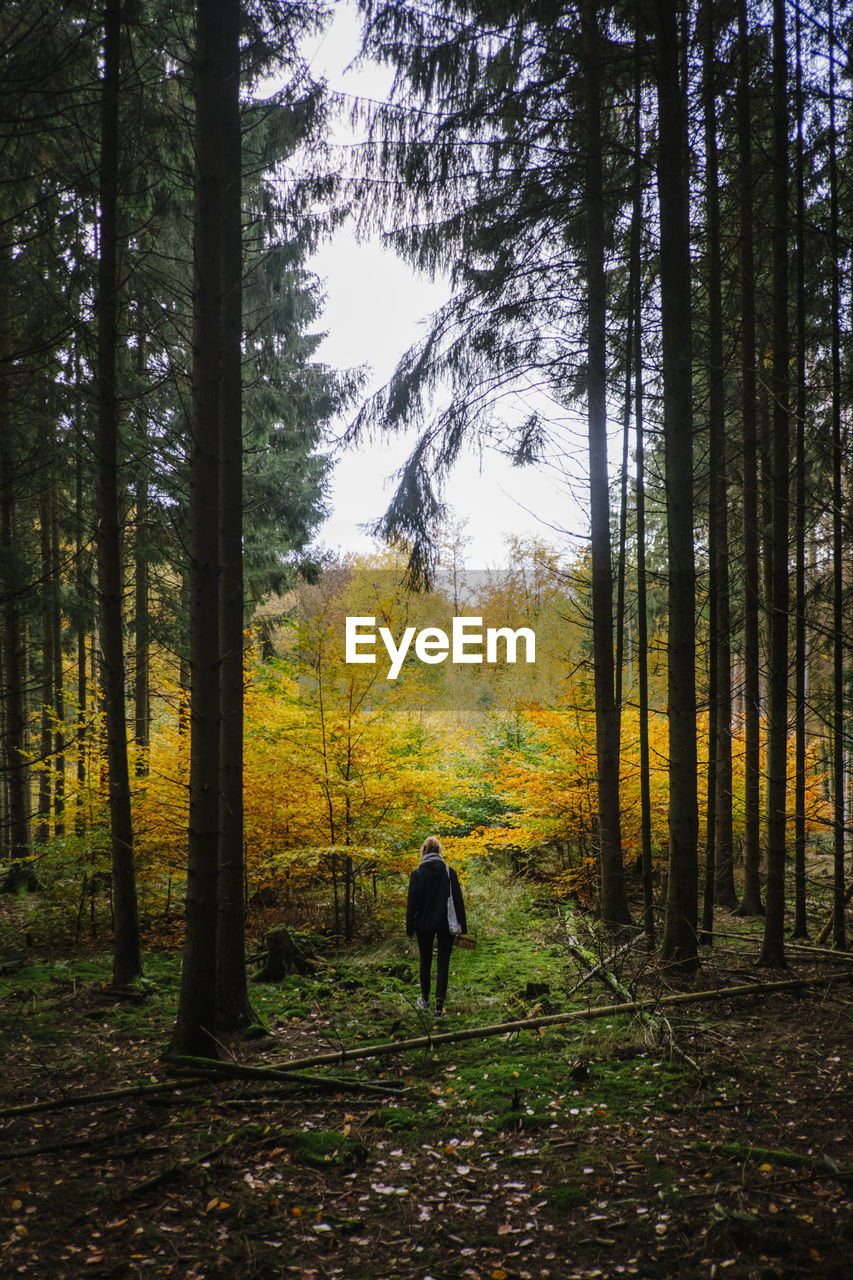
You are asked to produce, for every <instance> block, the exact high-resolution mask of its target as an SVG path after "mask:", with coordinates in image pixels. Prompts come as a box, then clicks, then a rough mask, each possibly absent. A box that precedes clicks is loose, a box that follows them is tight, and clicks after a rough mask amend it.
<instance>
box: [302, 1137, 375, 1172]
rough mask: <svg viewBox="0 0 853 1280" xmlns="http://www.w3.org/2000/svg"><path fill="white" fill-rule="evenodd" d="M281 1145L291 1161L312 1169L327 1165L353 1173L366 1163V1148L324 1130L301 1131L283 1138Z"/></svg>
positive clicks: (350, 1139) (353, 1139) (354, 1141)
mask: <svg viewBox="0 0 853 1280" xmlns="http://www.w3.org/2000/svg"><path fill="white" fill-rule="evenodd" d="M281 1145H282V1146H284V1147H286V1148H287V1150H288V1151H289V1152H290V1155H291V1159H293V1160H295V1161H296V1162H297V1163H300V1164H307V1165H310V1166H311V1167H312V1168H315V1169H325V1168H328V1167H329V1166H330V1165H334V1166H336V1167H339V1168H344V1169H352V1168H354V1167H355V1166H356V1165H359V1164H363V1163H364V1161H365V1160H366V1159H367V1154H368V1153H367V1148H366V1147H365V1146H364V1143H362V1142H359V1141H358V1139H356V1138H351V1137H347V1136H345V1135H344V1134H342V1133H337V1132H335V1131H334V1130H333V1131H329V1130H326V1129H300V1130H298V1131H296V1132H294V1133H287V1134H283V1135H282V1140H281Z"/></svg>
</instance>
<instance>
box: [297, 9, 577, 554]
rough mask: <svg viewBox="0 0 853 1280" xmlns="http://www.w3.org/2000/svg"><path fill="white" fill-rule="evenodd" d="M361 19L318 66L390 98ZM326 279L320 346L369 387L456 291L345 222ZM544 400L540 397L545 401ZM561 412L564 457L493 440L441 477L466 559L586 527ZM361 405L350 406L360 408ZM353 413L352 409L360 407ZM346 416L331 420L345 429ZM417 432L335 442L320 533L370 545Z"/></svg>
mask: <svg viewBox="0 0 853 1280" xmlns="http://www.w3.org/2000/svg"><path fill="white" fill-rule="evenodd" d="M358 42H359V23H358V17H357V15H356V13H355V11H354V7H353V6H352V5H350V4H347V3H339V4H338V5H337V6H336V11H335V18H334V21H333V23H332V24H331V26H330V27H329V29H328V31H327V32H326V34H325V35H324V36H322V37H320V38H319V39H318V41H317V44H316V48H315V49H314V50H313V51H311V52H310V53H309V55H308V56H309V57H310V59H311V63H312V70H313V71H314V72H315V73H317V74H322V75H324V76H325V77H326V79H327V81H328V83H329V86H330V88H332V89H334V90H337V91H339V92H343V93H346V94H349V95H352V96H356V95H358V96H362V97H369V98H374V99H381V98H384V97H385V96H386V94H387V92H388V89H389V87H390V83H391V74H392V73H391V71H390V70H389V69H388V68H384V67H379V66H376V65H371V66H368V67H362V68H358V69H347V68H348V64H349V63H350V62H351V60H352V59H353V57H354V56H355V53H356V51H357V48H358ZM351 138H352V135H351V134H349V133H348V129H347V126H346V125H344V124H342V125H340V126H339V127H338V131H337V136H336V139H335V140H336V141H337V142H339V143H341V144H342V145H346V143H347V142H349V141H350V140H351ZM310 265H311V267H312V269H313V270H314V271H316V273H317V274H318V276H320V278H321V279H322V280H323V282H324V286H325V292H326V305H325V308H324V312H323V316H322V319H321V325H322V328H323V330H324V331H326V332H327V337H326V338H325V339H324V341H323V343H322V345H321V347H320V349H319V352H318V358H319V359H321V360H323V361H324V362H325V363H327V364H329V365H331V366H332V367H334V368H339V369H345V368H354V367H356V366H361V365H367V366H369V369H370V377H369V381H368V383H367V384H366V387H365V394H366V395H367V394H370V393H371V392H373V391H376V390H378V389H379V388H380V387H381V386H383V385H384V384H385V382H387V380H388V379H389V377H390V376H391V374H392V373H393V371H394V368H395V367H396V365H397V362H398V360H399V359H400V357H401V356H402V355H403V354H404V352H405V351H406V350H407V349H408V348H409V347H410V346H411V345H412V344H413V343H414V342H416V341H417V340H418V338H419V337H421V336H422V335H423V333H424V332H425V326H426V322H427V320H428V317H429V315H430V314H431V312H432V311H434V310H435V309H436V308H437V307H438V306H440V305H441V304H442V303H443V302H444V301H445V300H446V298H447V296H448V287H447V284H446V282H445V281H441V280H438V281H432V280H430V279H428V278H427V277H426V276H422V275H419V274H417V273H415V272H414V271H413V270H412V269H411V268H410V267H409V266H408V265H407V264H406V263H405V262H403V260H402V259H401V258H399V257H397V255H396V254H394V253H392V252H391V251H389V250H387V249H385V248H384V247H383V246H382V244H381V243H380V242H379V241H378V240H375V239H374V240H369V241H364V242H361V243H359V242H358V241H357V240H356V238H355V234H354V230H353V228H352V227H351V226H350V225H347V226H345V227H343V228H341V230H340V231H339V232H338V233H337V234H336V235H335V237H334V239H333V240H332V242H331V243H329V244H326V245H324V246H323V247H322V248H321V249H320V251H319V252H318V254H317V255H316V256H315V257H314V259H313V260H312V262H311V264H310ZM539 408H540V411H541V405H539ZM553 410H554V413H555V414H559V416H561V417H563V418H564V419H565V421H566V424H567V426H568V435H567V439H570V446H569V448H568V451H567V454H566V460H565V467H562V466H560V465H558V466H557V467H539V466H536V467H524V468H518V467H513V466H512V464H511V463H510V461H509V460H508V459H507V458H505V457H503V456H502V455H500V454H499V453H498V452H497V451H496V450H494V449H487V450H485V451H484V452H483V453H482V455H479V454H477V453H475V452H474V451H473V450H469V451H465V452H463V454H462V455H461V456H460V458H459V460H458V462H457V463H456V466H455V467H454V469H453V472H452V474H451V476H450V478H449V480H448V482H447V484H446V486H445V490H444V495H443V496H444V500H445V501H446V502H447V503H448V505H449V506H450V507H451V508H452V514H455V515H456V517H457V518H459V519H463V520H466V521H467V522H468V526H467V529H466V534H467V536H468V537H469V538H470V539H471V542H470V544H469V546H468V547H467V549H466V557H465V558H466V561H467V563H468V565H469V566H472V567H478V568H479V567H482V568H487V567H493V566H496V565H499V564H502V563H504V561H505V559H506V545H505V544H506V538H507V537H508V536H510V535H517V536H523V537H536V538H540V539H544V540H545V541H547V542H549V543H550V544H551V545H555V546H559V545H560V544H561V542H564V541H565V540H566V535H567V534H571V535H573V537H572V539H571V540H572V542H573V543H575V544H576V543H577V540H578V537H584V536H585V534H586V527H587V516H586V507H587V493H586V481H585V480H584V478H583V476H584V472H585V466H586V463H585V458H584V457H583V455H582V450H581V451H580V454H579V444H581V443H582V439H581V440H579V439H578V434H577V432H578V424H577V419H576V417H575V416H574V415H567V414H566V412H565V410H559V409H558V407H557V406H553ZM353 413H354V411H353ZM349 416H353V415H352V414H351V415H349ZM346 425H347V424H346V422H344V421H341V422H339V423H337V424H336V425H335V431H336V434H337V435H340V434H341V433H342V432H343V430H344V428H345V426H346ZM416 438H417V433H416V432H415V431H410V432H408V433H406V434H404V435H397V434H393V435H392V434H387V435H383V436H382V437H381V438H380V439H374V440H371V441H365V442H363V443H362V444H361V445H359V447H358V448H350V449H347V450H345V451H340V452H339V453H338V454H337V461H336V466H335V471H334V476H333V481H332V493H331V503H332V508H333V511H332V515H331V516H330V517H329V519H328V520H327V521H326V522H325V524H324V525H323V526H322V528H321V529H320V531H319V533H318V541H320V542H322V543H324V544H325V545H326V546H327V547H330V548H332V549H333V550H334V549H338V550H340V551H342V552H347V551H355V552H363V551H369V550H370V549H372V548H374V547H375V546H376V543H375V541H374V540H373V539H372V538H371V536H370V535H369V534H368V533H367V532H366V531H365V527H364V526H370V525H373V524H374V523H375V522H376V521H377V520H379V519H380V518H381V516H382V515H383V513H384V511H385V509H386V507H387V505H388V503H389V501H390V499H391V496H392V494H393V489H394V473H395V472H396V471H397V469H398V468H399V467H400V466H401V465H402V464H403V462H404V461H405V459H406V457H407V456H408V454H409V452H410V450H411V448H412V446H413V444H414V442H415V440H416Z"/></svg>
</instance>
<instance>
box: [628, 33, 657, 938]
mask: <svg viewBox="0 0 853 1280" xmlns="http://www.w3.org/2000/svg"><path fill="white" fill-rule="evenodd" d="M641 97H642V79H641V65H640V53H639V49H637V50H636V51H635V58H634V174H633V192H632V210H631V250H630V252H631V263H630V279H631V283H630V294H631V301H630V306H631V308H632V310H633V312H634V335H633V336H634V432H635V455H636V476H637V478H636V497H635V504H636V519H637V683H638V699H639V722H640V723H639V733H640V869H641V874H642V880H643V929H644V930H645V934H646V937H647V939H648V941H649V945H650V946H653V945H654V940H655V917H654V895H653V887H652V800H651V776H650V767H651V766H650V758H649V627H648V605H647V599H646V477H645V451H644V443H645V442H644V438H643V436H644V432H643V325H642V315H643V300H642V278H641V272H640V227H641V220H642V214H643V146H642V141H643V139H642V118H641V107H642V101H641Z"/></svg>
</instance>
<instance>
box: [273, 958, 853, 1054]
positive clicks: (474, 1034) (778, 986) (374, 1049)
mask: <svg viewBox="0 0 853 1280" xmlns="http://www.w3.org/2000/svg"><path fill="white" fill-rule="evenodd" d="M851 981H853V974H851V973H849V972H845V973H842V974H832V975H829V976H826V977H822V978H790V979H787V980H786V981H784V982H755V983H750V984H749V985H748V986H742V987H722V988H716V989H715V990H713V991H688V992H684V993H683V994H681V995H675V996H660V997H657V996H652V997H650V998H649V999H647V1000H634V1001H632V1002H631V1003H629V1004H609V1005H597V1006H593V1007H592V1008H590V1009H576V1010H572V1011H571V1012H568V1013H550V1014H543V1015H542V1016H540V1017H537V1018H521V1019H518V1020H517V1021H513V1022H498V1023H494V1024H492V1025H490V1026H486V1027H465V1028H463V1029H462V1030H460V1031H443V1032H439V1033H438V1034H437V1035H434V1036H431V1035H426V1036H418V1037H417V1038H416V1039H413V1040H396V1041H388V1042H386V1043H382V1044H373V1045H359V1046H358V1047H357V1048H355V1049H336V1050H333V1051H332V1052H330V1053H318V1054H314V1055H313V1056H312V1057H309V1058H292V1059H290V1061H288V1062H285V1063H284V1064H283V1065H282V1067H281V1070H282V1071H301V1070H305V1069H306V1068H308V1067H325V1066H332V1065H334V1064H335V1063H342V1062H355V1061H357V1060H358V1059H360V1058H382V1057H388V1056H389V1055H391V1054H395V1053H404V1052H406V1051H408V1050H409V1049H432V1048H439V1047H440V1046H441V1045H444V1044H459V1043H460V1042H462V1041H464V1040H482V1039H485V1038H486V1037H488V1036H501V1035H511V1034H512V1033H513V1032H516V1031H535V1030H537V1029H538V1028H539V1027H559V1026H566V1025H568V1024H569V1023H572V1022H590V1021H593V1020H594V1019H596V1018H608V1017H619V1016H621V1015H622V1014H625V1013H644V1012H645V1011H646V1010H647V1009H658V1008H661V1007H663V1006H669V1005H678V1004H701V1003H703V1002H707V1001H709V1000H726V999H733V998H735V997H742V996H753V995H768V994H773V992H776V991H793V990H794V989H795V988H796V987H815V986H822V985H828V984H830V983H833V982H851Z"/></svg>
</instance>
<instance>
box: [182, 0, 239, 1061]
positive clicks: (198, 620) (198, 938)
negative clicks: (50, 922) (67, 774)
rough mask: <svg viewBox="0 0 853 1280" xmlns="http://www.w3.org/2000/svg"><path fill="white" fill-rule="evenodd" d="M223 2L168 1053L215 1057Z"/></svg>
mask: <svg viewBox="0 0 853 1280" xmlns="http://www.w3.org/2000/svg"><path fill="white" fill-rule="evenodd" d="M229 3H230V0H198V3H197V5H196V33H195V35H196V45H195V52H194V59H193V71H194V93H195V168H194V175H193V185H194V205H193V251H194V252H193V257H194V264H195V269H194V279H193V338H192V431H191V436H192V438H191V441H190V568H189V595H190V600H189V608H190V618H189V626H190V631H189V653H190V778H189V792H190V797H189V803H190V814H189V830H188V841H187V899H186V935H185V941H184V954H183V966H182V970H181V991H180V997H179V1002H178V1012H177V1018H176V1021H175V1027H174V1030H173V1033H172V1040H171V1044H170V1050H169V1051H170V1053H176V1054H190V1055H193V1056H196V1055H197V1056H208V1057H209V1056H214V1057H216V1056H217V1052H218V1050H217V1045H216V1040H215V1027H216V1021H217V1015H218V1009H217V996H216V986H217V982H216V979H217V948H216V934H217V883H218V871H219V863H218V859H219V830H220V826H219V824H220V804H219V786H220V772H219V762H220V727H221V716H222V710H221V703H220V648H219V589H220V582H219V575H220V548H219V502H220V493H219V478H220V473H219V446H220V430H219V422H220V377H221V373H222V366H221V351H222V311H221V305H220V299H221V289H222V270H221V268H222V262H221V259H222V238H221V237H222V201H223V198H222V183H223V165H222V146H221V139H222V128H223V83H224V79H225V75H226V70H225V61H224V39H223V30H224V25H225V9H226V8H227V5H228V4H229Z"/></svg>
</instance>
